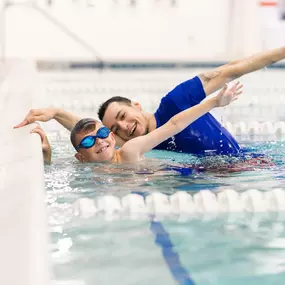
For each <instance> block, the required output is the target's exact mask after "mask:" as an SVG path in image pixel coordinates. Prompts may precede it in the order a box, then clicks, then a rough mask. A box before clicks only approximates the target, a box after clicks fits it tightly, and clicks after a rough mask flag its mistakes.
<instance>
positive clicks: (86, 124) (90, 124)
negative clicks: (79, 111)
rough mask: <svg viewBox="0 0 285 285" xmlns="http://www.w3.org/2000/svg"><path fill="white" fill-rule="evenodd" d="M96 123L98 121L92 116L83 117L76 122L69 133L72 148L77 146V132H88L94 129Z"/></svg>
mask: <svg viewBox="0 0 285 285" xmlns="http://www.w3.org/2000/svg"><path fill="white" fill-rule="evenodd" d="M97 123H99V121H97V120H95V119H92V118H84V119H81V120H80V121H78V122H77V123H76V125H75V126H74V127H73V129H72V131H71V133H70V141H71V143H72V145H73V147H74V148H75V147H76V146H77V143H76V135H78V134H79V133H86V134H89V133H91V132H93V131H94V130H95V129H96V124H97Z"/></svg>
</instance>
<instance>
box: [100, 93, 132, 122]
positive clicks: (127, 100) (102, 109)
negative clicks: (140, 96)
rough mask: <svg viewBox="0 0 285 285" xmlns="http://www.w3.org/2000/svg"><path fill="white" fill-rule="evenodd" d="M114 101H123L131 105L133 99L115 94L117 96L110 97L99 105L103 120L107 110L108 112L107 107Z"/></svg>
mask: <svg viewBox="0 0 285 285" xmlns="http://www.w3.org/2000/svg"><path fill="white" fill-rule="evenodd" d="M113 102H117V103H123V104H125V105H129V106H130V105H131V104H132V101H131V100H130V99H128V98H126V97H121V96H115V97H112V98H110V99H108V100H107V101H105V102H104V103H103V104H102V105H101V106H100V107H99V110H98V117H99V119H100V120H101V121H102V120H103V118H104V116H105V112H106V110H107V108H108V107H109V105H110V104H111V103H113Z"/></svg>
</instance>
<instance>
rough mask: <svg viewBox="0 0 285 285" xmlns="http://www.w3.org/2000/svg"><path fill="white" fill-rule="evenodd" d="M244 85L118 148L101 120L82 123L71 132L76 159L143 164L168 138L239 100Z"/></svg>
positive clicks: (228, 87) (227, 89)
mask: <svg viewBox="0 0 285 285" xmlns="http://www.w3.org/2000/svg"><path fill="white" fill-rule="evenodd" d="M241 93H242V85H241V84H240V83H239V82H236V83H234V84H232V85H226V86H225V87H224V88H223V89H222V90H221V91H220V92H219V93H218V94H217V95H216V96H214V97H212V98H210V99H208V100H205V101H202V102H201V103H200V104H198V105H196V106H194V107H191V108H189V109H186V110H184V111H182V112H180V113H178V114H177V115H175V116H173V117H172V118H171V119H170V120H169V121H168V122H167V123H166V124H164V125H162V126H161V127H159V128H157V129H155V130H154V131H152V132H150V133H148V134H146V135H144V136H139V137H136V138H133V139H131V140H129V141H127V142H126V143H125V144H124V145H123V146H122V147H121V148H120V149H115V146H116V141H115V135H114V134H113V133H112V132H111V131H110V130H109V129H108V128H106V127H105V126H103V125H102V124H101V123H100V122H99V121H96V120H94V119H89V118H87V119H82V120H80V121H79V122H78V123H77V124H76V125H75V127H74V128H73V130H72V132H71V136H70V139H71V142H72V144H73V146H74V148H75V149H76V151H77V153H76V154H75V157H76V158H77V159H78V160H79V161H81V162H107V161H109V162H112V163H132V162H136V161H140V160H141V159H142V158H143V154H144V153H146V152H148V151H150V150H151V149H153V148H154V147H155V146H156V145H158V144H160V143H161V142H162V141H164V140H165V139H167V138H169V137H171V136H173V135H175V134H177V133H179V132H181V131H182V130H183V129H184V128H186V127H187V126H188V125H189V124H191V123H192V122H194V121H195V120H196V119H198V118H199V117H201V116H202V115H204V114H206V113H207V112H209V111H211V110H212V109H213V108H215V107H223V106H226V105H228V104H230V103H231V102H232V101H235V100H236V99H238V97H239V95H240V94H241Z"/></svg>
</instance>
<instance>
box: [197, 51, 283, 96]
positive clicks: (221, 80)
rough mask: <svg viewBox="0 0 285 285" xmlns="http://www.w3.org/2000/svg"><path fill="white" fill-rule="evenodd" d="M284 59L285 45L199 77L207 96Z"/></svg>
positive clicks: (231, 63)
mask: <svg viewBox="0 0 285 285" xmlns="http://www.w3.org/2000/svg"><path fill="white" fill-rule="evenodd" d="M282 59H285V47H281V48H277V49H272V50H268V51H264V52H261V53H257V54H255V55H252V56H250V57H247V58H244V59H240V60H236V61H233V62H230V63H228V64H225V65H222V66H220V67H218V68H216V69H214V70H212V71H209V72H205V73H203V74H200V75H199V76H198V77H199V78H200V80H201V81H202V84H203V88H204V91H205V93H206V96H208V95H210V94H212V93H213V92H215V91H217V90H219V89H220V88H221V87H222V86H223V85H224V84H226V83H228V82H230V81H232V80H234V79H237V78H239V77H241V76H243V75H245V74H247V73H251V72H253V71H256V70H258V69H262V68H264V67H266V66H268V65H270V64H273V63H275V62H278V61H280V60H282Z"/></svg>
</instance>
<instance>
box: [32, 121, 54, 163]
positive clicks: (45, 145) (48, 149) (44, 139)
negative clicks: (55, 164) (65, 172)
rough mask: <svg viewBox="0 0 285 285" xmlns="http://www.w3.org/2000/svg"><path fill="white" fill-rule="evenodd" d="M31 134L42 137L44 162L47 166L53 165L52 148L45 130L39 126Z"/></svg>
mask: <svg viewBox="0 0 285 285" xmlns="http://www.w3.org/2000/svg"><path fill="white" fill-rule="evenodd" d="M31 133H36V134H39V135H40V137H41V141H42V150H43V157H44V162H45V163H47V164H51V147H50V144H49V141H48V138H47V136H46V134H45V132H44V130H43V129H42V128H41V127H40V125H38V126H37V127H36V128H35V129H33V130H32V131H31Z"/></svg>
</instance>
